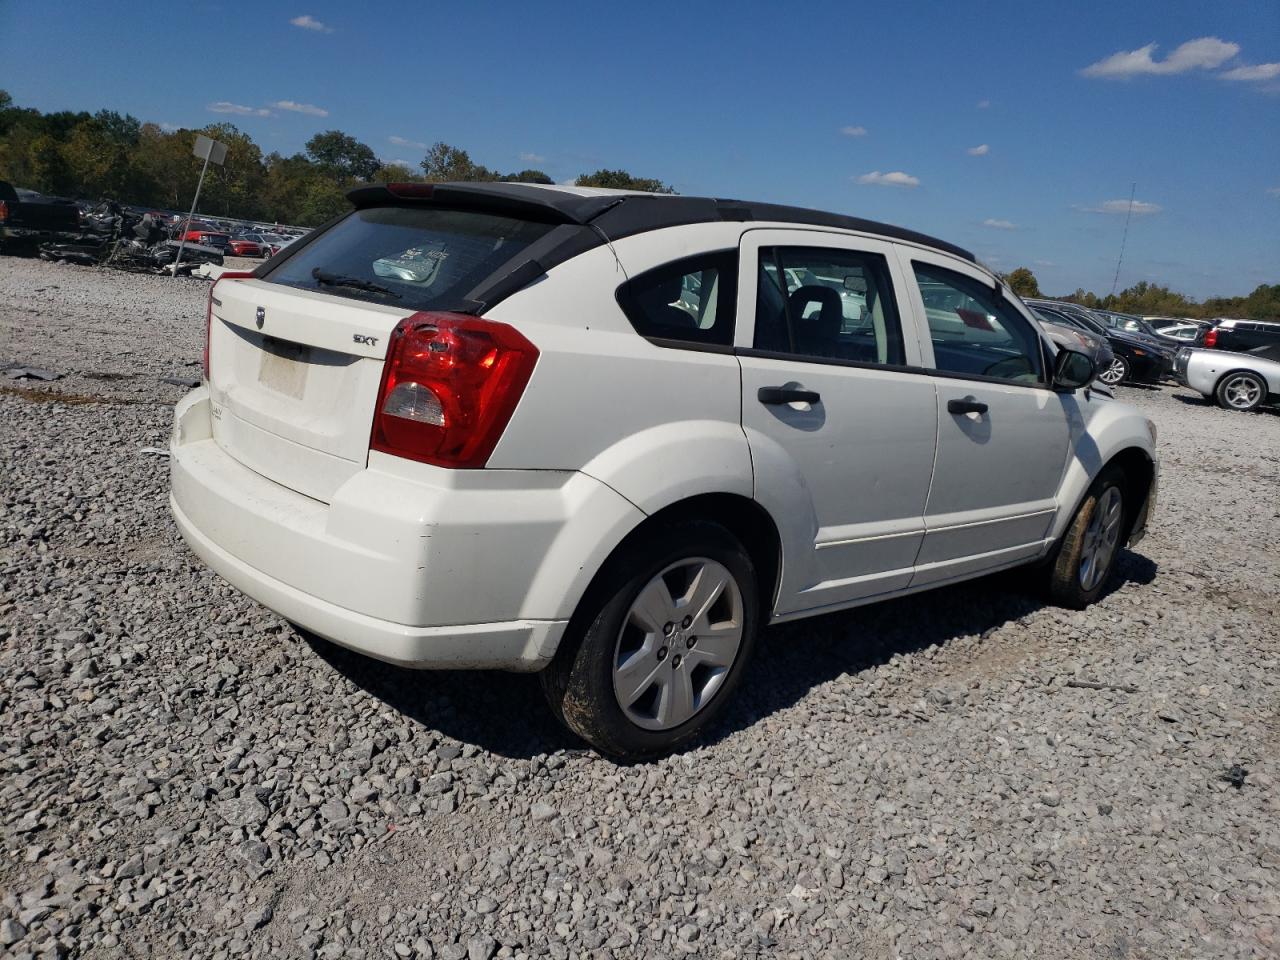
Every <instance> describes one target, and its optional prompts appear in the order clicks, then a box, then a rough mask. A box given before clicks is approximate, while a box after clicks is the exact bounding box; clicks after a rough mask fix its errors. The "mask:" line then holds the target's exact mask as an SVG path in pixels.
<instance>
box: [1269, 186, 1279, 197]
mask: <svg viewBox="0 0 1280 960" xmlns="http://www.w3.org/2000/svg"><path fill="white" fill-rule="evenodd" d="M1267 193H1268V194H1269V195H1271V196H1273V197H1280V187H1267Z"/></svg>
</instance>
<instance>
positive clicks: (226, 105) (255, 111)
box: [207, 100, 271, 117]
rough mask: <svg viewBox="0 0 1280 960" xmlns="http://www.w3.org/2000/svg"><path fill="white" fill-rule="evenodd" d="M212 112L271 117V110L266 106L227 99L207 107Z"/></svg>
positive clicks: (239, 115)
mask: <svg viewBox="0 0 1280 960" xmlns="http://www.w3.org/2000/svg"><path fill="white" fill-rule="evenodd" d="M207 109H208V111H209V112H210V113H234V114H235V115H236V116H238V117H269V116H271V111H270V110H267V109H266V108H264V107H246V106H245V105H244V104H241V103H230V102H228V101H226V100H219V101H217V102H216V103H211V104H209V106H208V107H207Z"/></svg>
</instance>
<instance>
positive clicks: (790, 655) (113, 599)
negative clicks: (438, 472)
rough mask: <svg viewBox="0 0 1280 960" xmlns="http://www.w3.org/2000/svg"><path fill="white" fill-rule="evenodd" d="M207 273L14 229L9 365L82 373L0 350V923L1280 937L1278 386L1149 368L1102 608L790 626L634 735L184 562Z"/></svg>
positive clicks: (919, 941)
mask: <svg viewBox="0 0 1280 960" xmlns="http://www.w3.org/2000/svg"><path fill="white" fill-rule="evenodd" d="M206 289H207V288H206V286H205V285H204V284H203V283H202V282H200V281H196V280H172V279H164V278H154V277H143V276H133V275H127V274H120V273H112V272H103V271H98V270H96V269H92V268H81V267H74V266H66V265H53V264H46V263H41V262H37V261H24V260H15V259H10V258H4V259H0V366H3V365H4V364H6V363H15V362H21V363H23V364H30V365H35V366H39V367H45V368H48V369H51V370H54V371H57V372H60V373H62V374H64V376H63V378H62V379H59V380H57V381H55V382H48V383H41V382H33V381H30V380H11V379H7V378H6V377H5V375H3V374H0V440H2V442H3V446H2V449H3V475H2V476H0V488H2V490H3V499H2V501H0V851H2V852H3V857H2V858H0V954H2V953H5V952H6V951H7V952H8V953H9V954H10V955H12V956H15V957H24V956H30V955H33V954H34V955H39V956H44V955H50V954H52V955H69V956H95V957H118V956H123V957H145V956H165V957H179V956H180V957H229V956H240V955H252V956H262V957H273V958H274V957H293V956H301V957H314V956H319V957H323V958H334V957H414V956H416V957H424V958H425V957H444V958H454V960H460V958H463V957H466V958H468V960H488V958H490V957H492V956H499V957H524V956H528V957H544V956H546V957H554V958H564V957H672V956H682V955H688V956H694V957H713V958H720V957H724V958H729V957H733V958H737V957H756V956H759V957H833V958H834V957H838V958H846V957H854V956H866V957H896V956H901V957H911V958H918V960H926V958H938V957H961V956H980V957H1020V956H1033V955H1034V956H1037V957H1061V958H1068V957H1070V958H1076V957H1149V958H1160V960H1166V958H1171V957H1263V956H1269V957H1275V956H1277V955H1280V826H1278V824H1280V817H1278V816H1277V815H1278V814H1280V803H1278V802H1277V792H1276V784H1277V778H1280V769H1278V761H1280V749H1278V748H1280V743H1278V741H1277V733H1278V731H1280V728H1278V725H1277V710H1278V708H1280V675H1278V674H1277V658H1278V654H1280V640H1278V638H1277V633H1278V631H1277V616H1276V613H1275V610H1276V608H1277V606H1278V605H1280V559H1278V556H1280V555H1278V553H1277V543H1278V542H1280V497H1278V495H1277V484H1278V482H1280V415H1277V414H1276V413H1274V412H1268V413H1258V414H1253V415H1244V414H1234V413H1225V412H1223V411H1219V410H1217V409H1216V408H1214V407H1212V406H1208V405H1206V404H1204V403H1202V402H1201V401H1200V400H1199V399H1198V398H1197V397H1195V396H1193V395H1191V394H1190V393H1188V392H1187V391H1184V390H1175V389H1172V388H1165V389H1160V390H1146V389H1141V390H1140V389H1122V390H1121V391H1120V392H1121V394H1122V397H1123V399H1126V400H1129V401H1131V402H1133V403H1136V404H1138V405H1139V406H1140V407H1141V408H1142V409H1143V410H1145V411H1146V412H1147V413H1148V414H1149V415H1150V416H1151V417H1152V418H1153V419H1154V420H1155V421H1156V422H1157V424H1158V426H1159V429H1160V445H1161V448H1162V451H1163V457H1164V467H1163V476H1162V482H1161V490H1160V505H1159V510H1158V513H1157V514H1156V518H1155V524H1154V529H1153V530H1152V532H1151V534H1150V536H1149V537H1148V538H1147V539H1146V540H1145V541H1144V542H1143V543H1141V544H1140V545H1139V546H1138V547H1137V549H1136V551H1135V552H1130V553H1126V554H1125V555H1124V556H1123V559H1122V562H1121V568H1120V570H1121V577H1120V579H1119V582H1118V583H1117V584H1116V585H1115V587H1114V590H1112V592H1110V593H1109V594H1108V595H1107V596H1106V597H1105V598H1104V599H1103V600H1102V601H1101V602H1100V603H1098V604H1097V605H1096V606H1095V607H1093V608H1092V609H1090V610H1088V611H1086V612H1082V613H1074V612H1068V611H1063V610H1058V609H1054V608H1050V607H1045V606H1043V605H1042V604H1041V603H1040V602H1038V601H1037V600H1036V599H1035V598H1034V597H1033V596H1031V595H1028V594H1025V593H1022V592H1019V590H1018V581H1017V579H1016V578H1012V577H1008V576H1006V577H1000V578H991V579H988V580H983V581H978V582H975V583H969V584H965V585H962V586H959V587H955V588H951V589H948V590H945V591H942V592H939V593H934V594H929V595H925V596H923V597H918V598H914V599H911V600H908V601H901V602H891V603H887V604H882V605H879V606H876V607H870V608H866V609H863V610H859V611H855V612H852V613H847V614H841V615H833V616H828V617H824V618H822V619H819V620H811V621H808V622H801V623H797V624H793V625H788V626H786V627H783V628H775V629H773V630H771V631H770V632H769V634H768V635H767V637H766V643H765V644H764V645H763V648H762V651H761V655H760V658H759V660H758V661H757V663H756V664H755V665H754V669H753V671H752V673H751V675H750V676H749V678H748V679H747V682H746V683H745V684H744V687H743V689H742V691H741V694H740V697H739V700H738V703H737V705H736V706H735V708H734V709H733V710H731V711H730V714H729V716H728V719H727V720H726V721H725V722H724V723H723V725H722V726H721V727H720V728H719V729H718V730H717V731H716V733H715V734H714V736H713V737H711V738H710V739H709V740H708V741H707V742H704V743H702V744H700V745H699V746H697V747H696V748H695V749H692V750H689V751H688V752H686V753H684V754H682V755H679V756H675V757H671V758H668V759H665V760H663V761H661V762H658V763H654V764H649V765H638V766H629V767H628V766H617V765H615V764H613V763H611V762H609V761H607V760H604V759H601V758H600V757H597V756H595V755H594V754H592V753H589V752H586V751H584V750H582V749H581V748H580V744H578V743H576V742H575V741H573V740H572V739H571V738H570V737H569V736H568V735H567V734H564V733H562V732H561V731H560V729H559V728H558V727H557V726H556V725H555V724H554V723H553V721H551V720H550V718H549V715H548V713H547V711H546V710H545V708H544V707H543V704H542V702H541V699H540V696H539V694H538V691H537V684H536V681H535V680H534V679H533V678H530V677H525V676H514V675H503V674H480V673H474V674H418V673H412V672H407V671H401V670H397V669H394V668H391V667H387V666H384V665H381V664H377V663H374V662H372V661H368V660H365V659H363V658H360V657H357V656H354V655H350V654H347V653H345V652H343V651H340V650H337V649H336V648H333V647H331V646H329V645H327V644H324V643H322V642H320V641H315V640H307V639H305V638H303V637H301V636H299V635H298V634H296V633H295V632H294V631H293V630H292V629H290V628H289V627H288V626H287V625H286V624H285V623H283V622H282V621H281V620H280V619H279V618H277V617H276V616H274V615H273V614H271V613H269V612H268V611H266V610H264V609H262V608H261V607H259V606H258V605H256V604H255V603H253V602H251V601H249V600H247V599H245V598H243V597H242V596H239V595H238V594H236V593H235V592H234V591H232V590H230V589H229V588H228V587H226V586H224V585H223V584H222V583H221V582H220V581H219V580H218V579H217V578H215V577H214V576H212V575H211V574H210V573H208V572H207V571H206V570H204V569H203V568H202V567H201V566H200V564H199V563H198V562H196V561H195V560H194V558H193V557H192V556H191V554H190V553H188V551H187V550H186V549H185V548H184V546H183V545H182V543H181V541H180V540H179V537H178V535H177V533H176V531H175V530H174V527H173V525H172V523H171V522H170V519H169V516H168V513H167V510H166V484H167V476H166V468H167V462H166V460H165V458H164V456H162V455H155V454H152V453H150V452H148V451H147V449H146V448H148V447H161V448H162V447H164V446H165V444H166V437H167V434H168V430H169V423H170V408H171V407H172V404H173V403H174V401H175V400H177V399H178V398H179V397H180V396H181V395H182V393H183V388H181V387H179V386H175V385H171V384H168V383H165V382H164V381H163V378H166V377H173V378H177V379H179V380H183V379H192V378H195V377H198V376H199V368H198V363H199V355H200V340H201V337H202V336H203V313H204V297H205V291H206ZM1233 766H1238V767H1240V768H1241V769H1242V770H1243V771H1245V775H1244V779H1243V783H1242V784H1240V782H1239V780H1238V779H1237V784H1238V785H1232V783H1230V782H1229V781H1230V774H1229V771H1230V768H1232V767H1233ZM1224 777H1226V778H1227V779H1224Z"/></svg>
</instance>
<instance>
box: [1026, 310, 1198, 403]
mask: <svg viewBox="0 0 1280 960" xmlns="http://www.w3.org/2000/svg"><path fill="white" fill-rule="evenodd" d="M1026 303H1027V306H1029V307H1030V308H1031V310H1032V311H1033V312H1034V313H1035V314H1036V316H1037V317H1039V318H1042V319H1047V320H1051V321H1057V322H1059V323H1063V324H1066V325H1067V326H1072V327H1075V328H1077V329H1079V330H1083V331H1085V332H1087V333H1091V334H1093V335H1095V336H1099V337H1102V338H1103V339H1105V340H1106V341H1107V344H1108V346H1110V347H1111V353H1112V357H1111V362H1110V364H1108V365H1107V366H1106V367H1104V368H1102V369H1101V370H1099V371H1098V382H1099V383H1102V384H1105V385H1106V386H1108V387H1118V386H1119V385H1120V384H1122V383H1149V384H1157V383H1159V382H1160V381H1161V380H1163V379H1164V378H1165V377H1166V376H1168V375H1169V374H1170V373H1171V372H1172V370H1173V357H1172V355H1168V356H1166V355H1165V353H1164V352H1162V351H1161V350H1157V349H1156V348H1155V347H1153V346H1152V345H1151V344H1150V343H1148V342H1146V341H1145V340H1140V339H1138V338H1136V337H1134V336H1133V335H1131V334H1128V333H1125V332H1124V331H1122V330H1118V329H1116V328H1114V327H1108V326H1104V325H1103V324H1102V323H1101V322H1100V321H1098V320H1096V319H1094V318H1093V317H1092V316H1090V315H1089V312H1088V311H1086V310H1084V309H1083V308H1080V309H1071V308H1072V307H1073V306H1074V305H1073V304H1066V303H1059V302H1058V301H1056V300H1028V301H1026Z"/></svg>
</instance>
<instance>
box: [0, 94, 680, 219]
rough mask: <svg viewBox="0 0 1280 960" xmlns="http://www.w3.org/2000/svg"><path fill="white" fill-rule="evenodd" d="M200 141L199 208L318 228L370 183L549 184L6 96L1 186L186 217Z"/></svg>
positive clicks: (632, 181)
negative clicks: (216, 161)
mask: <svg viewBox="0 0 1280 960" xmlns="http://www.w3.org/2000/svg"><path fill="white" fill-rule="evenodd" d="M197 134H204V135H205V136H207V137H212V138H213V139H214V140H219V141H221V142H222V143H225V144H226V145H227V157H226V161H225V163H224V164H223V165H222V166H220V167H214V166H210V167H209V172H208V174H207V175H206V177H205V182H204V189H203V190H202V191H201V194H200V210H201V212H203V213H206V214H211V215H214V216H224V217H236V218H239V219H244V220H259V221H264V222H274V223H283V224H292V225H297V226H316V225H317V224H320V223H323V222H324V221H325V220H328V219H329V218H330V217H333V216H336V215H337V214H339V213H341V212H342V211H343V210H346V209H348V204H347V201H346V192H347V191H348V190H350V189H351V188H352V187H355V186H359V185H360V184H364V183H403V182H427V183H441V182H444V181H450V180H451V181H458V180H471V181H499V180H505V181H518V182H524V183H552V182H553V181H552V179H551V178H550V177H549V176H547V174H546V173H544V172H543V171H541V170H533V169H526V170H518V171H514V172H511V173H502V172H500V171H498V170H493V169H490V168H489V167H486V166H484V165H483V164H479V163H476V162H475V161H473V160H472V159H471V157H470V156H469V155H468V153H467V151H466V150H462V149H460V148H458V147H453V146H450V145H449V144H447V143H436V144H435V145H433V146H432V147H430V148H429V149H428V150H427V152H426V155H425V156H424V157H423V158H422V161H421V163H419V164H418V168H417V169H414V168H412V167H409V166H406V165H404V164H400V163H383V162H382V161H381V160H379V159H378V157H377V155H376V154H375V153H374V151H373V148H371V147H370V146H369V145H368V144H365V143H361V142H360V141H359V140H357V139H356V138H355V137H352V136H350V135H348V134H346V133H343V132H342V131H340V130H326V131H324V132H322V133H317V134H316V135H315V136H314V137H312V138H311V139H310V140H308V141H307V143H306V148H305V150H304V152H302V153H295V154H294V155H293V156H284V155H283V154H280V153H278V152H272V153H267V154H264V153H263V152H262V148H261V147H259V146H258V145H257V144H256V143H254V141H253V138H252V137H250V136H249V135H248V134H247V133H244V132H243V131H241V130H239V129H238V128H237V127H236V126H235V125H234V124H230V123H213V124H209V125H208V126H205V127H202V128H200V129H199V130H188V129H185V128H184V129H178V130H171V129H164V128H162V127H161V126H159V125H158V124H154V123H144V122H142V121H141V120H139V119H138V118H137V117H134V116H132V115H130V114H120V113H117V112H116V111H114V110H99V111H98V112H97V113H92V114H91V113H87V112H85V111H79V112H75V111H70V110H63V111H58V112H56V113H41V112H40V111H39V110H35V109H32V108H30V107H18V106H15V105H14V103H13V98H12V97H11V96H10V95H9V94H8V93H7V92H6V91H4V90H0V180H7V181H9V182H10V183H12V184H13V185H14V186H17V187H26V188H29V189H32V190H38V191H40V192H41V193H47V194H53V195H56V196H65V197H72V198H75V199H77V200H95V201H96V200H100V199H104V198H108V197H109V198H111V199H114V200H117V201H119V202H121V203H125V204H135V205H137V206H143V207H159V208H162V209H166V210H183V209H186V208H187V207H188V206H190V204H191V198H192V196H193V195H194V194H195V190H196V182H197V181H198V180H199V178H200V167H201V161H200V160H197V159H196V158H195V157H193V156H192V155H191V149H192V147H193V146H194V144H195V138H196V135H197ZM576 183H577V184H578V185H579V186H597V187H616V188H621V189H631V190H647V191H650V192H654V193H674V192H675V191H674V190H672V189H671V187H669V186H668V185H667V184H665V183H663V182H662V181H661V180H655V179H652V178H648V177H633V176H632V175H631V174H629V173H627V172H626V171H625V170H597V171H596V172H595V173H584V174H583V175H582V176H580V177H578V178H577V180H576Z"/></svg>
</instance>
